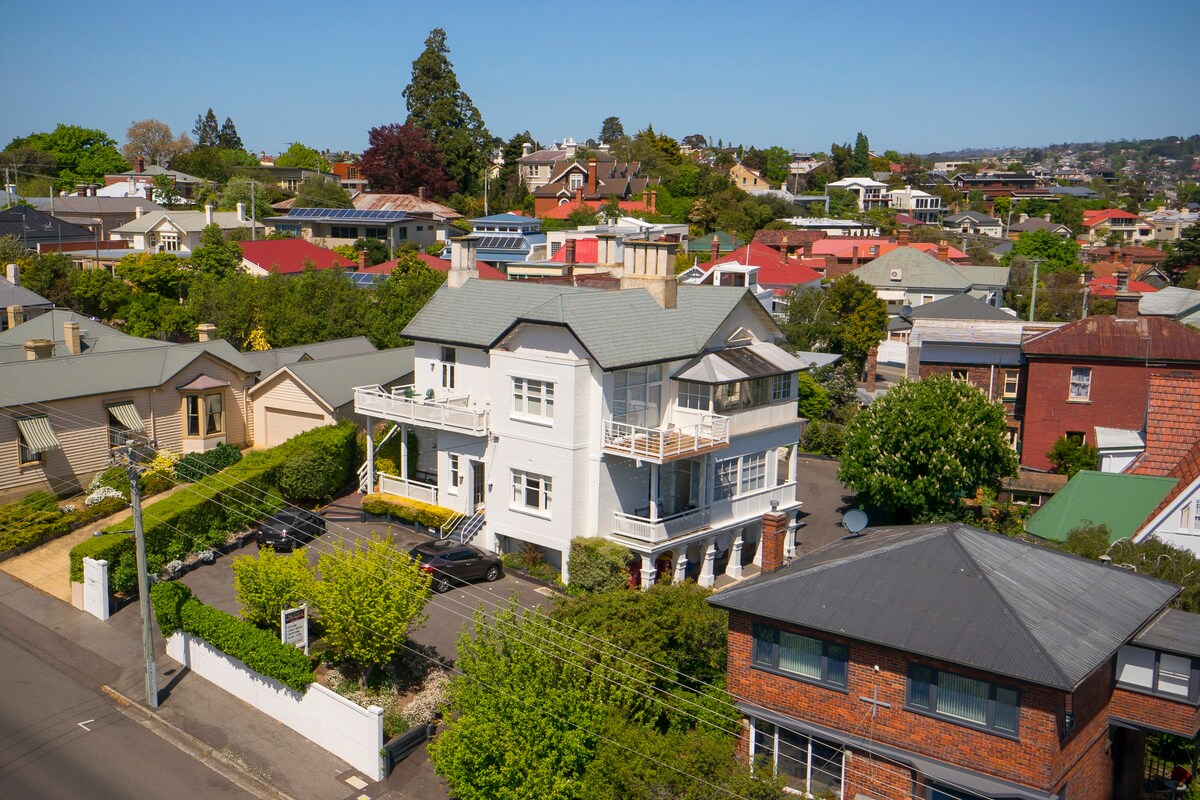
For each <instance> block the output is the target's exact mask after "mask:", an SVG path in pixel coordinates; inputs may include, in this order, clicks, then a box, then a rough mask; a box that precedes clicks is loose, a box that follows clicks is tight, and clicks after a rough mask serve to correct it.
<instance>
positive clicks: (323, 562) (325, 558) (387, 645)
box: [313, 536, 431, 686]
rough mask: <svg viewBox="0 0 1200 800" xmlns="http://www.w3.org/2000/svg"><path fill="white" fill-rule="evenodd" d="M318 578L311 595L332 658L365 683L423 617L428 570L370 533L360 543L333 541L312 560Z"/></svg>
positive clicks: (427, 588)
mask: <svg viewBox="0 0 1200 800" xmlns="http://www.w3.org/2000/svg"><path fill="white" fill-rule="evenodd" d="M317 569H318V570H319V571H320V574H321V580H320V581H318V582H317V584H316V585H315V587H314V590H313V599H314V600H315V601H316V606H317V609H318V610H319V612H320V617H321V625H322V627H323V628H324V629H325V637H324V641H325V645H326V648H327V652H328V653H329V655H330V656H331V657H332V658H333V659H334V660H336V661H340V662H345V663H350V664H353V665H355V666H356V667H358V669H359V682H360V684H361V685H363V686H366V685H367V682H368V681H369V679H370V676H371V673H372V671H373V670H374V669H375V667H377V666H379V665H381V664H386V663H387V662H388V661H390V660H391V659H392V658H393V657H394V656H395V655H396V653H397V652H399V650H400V648H401V647H402V646H403V645H404V643H405V641H407V639H408V631H409V629H410V628H412V627H414V626H416V625H419V624H420V623H421V622H422V621H423V620H424V619H425V616H424V613H423V610H424V608H425V602H426V601H427V600H428V599H429V583H430V577H431V576H430V574H429V573H428V572H425V571H424V570H422V569H421V564H420V562H418V561H414V560H413V559H412V558H411V557H410V556H409V555H408V553H405V552H402V551H400V550H397V549H396V548H395V547H393V546H392V544H391V542H389V541H388V540H386V539H385V538H383V537H380V536H372V538H371V539H370V541H369V542H367V543H366V546H365V547H364V546H361V545H360V543H359V542H355V544H354V547H353V548H346V547H344V546H341V545H338V546H337V547H336V549H334V550H332V551H329V552H326V553H323V554H322V555H321V558H320V561H318V562H317Z"/></svg>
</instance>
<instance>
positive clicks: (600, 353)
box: [402, 280, 778, 370]
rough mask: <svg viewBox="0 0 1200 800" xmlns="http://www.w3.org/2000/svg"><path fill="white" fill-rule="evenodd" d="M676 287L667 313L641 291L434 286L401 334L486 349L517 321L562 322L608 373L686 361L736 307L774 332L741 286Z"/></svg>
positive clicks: (514, 284)
mask: <svg viewBox="0 0 1200 800" xmlns="http://www.w3.org/2000/svg"><path fill="white" fill-rule="evenodd" d="M678 288H679V291H678V304H677V307H676V308H673V309H665V308H662V307H661V306H659V305H658V303H657V302H655V301H654V300H653V299H652V298H651V297H650V294H649V292H646V291H645V290H642V289H629V290H621V291H604V290H601V289H584V288H575V287H572V286H557V285H547V284H540V283H532V282H529V281H510V282H504V283H501V282H499V281H496V282H489V281H478V280H468V281H467V282H466V284H465V285H464V286H461V287H459V288H455V289H451V288H449V287H446V286H443V287H442V288H441V289H439V290H438V291H437V292H436V293H435V294H434V296H433V297H432V298H431V299H430V300H429V302H428V303H426V304H425V307H424V308H422V309H421V310H420V311H419V312H417V315H416V316H415V317H414V318H413V320H412V321H411V322H410V323H409V324H408V326H407V327H405V329H404V331H403V332H402V334H403V335H404V336H405V337H406V338H409V339H415V340H425V341H435V342H445V343H448V344H461V345H465V346H468V347H479V348H490V347H493V346H494V345H495V344H496V343H497V342H499V340H500V339H501V338H502V337H503V336H504V335H505V334H507V333H508V332H509V331H510V330H512V329H513V328H514V327H515V326H517V325H518V324H520V323H522V322H531V323H544V324H548V325H561V326H564V327H566V328H568V329H570V331H571V332H572V334H574V336H575V338H576V339H578V340H579V342H580V343H581V344H582V345H583V346H584V347H585V348H587V350H588V352H589V353H591V355H592V357H593V358H595V360H596V362H597V363H598V364H599V365H600V367H601V368H603V369H606V370H607V369H617V368H621V367H627V366H634V365H637V364H648V363H655V362H660V361H670V360H674V359H682V358H691V357H692V356H694V355H697V354H699V353H701V352H702V351H703V350H704V349H705V348H706V347H707V346H708V343H709V341H710V340H711V339H712V337H713V335H714V334H715V333H716V330H717V328H719V327H720V325H721V324H722V323H723V322H724V321H725V320H726V319H727V318H728V317H729V315H730V314H732V313H733V311H734V309H736V308H737V307H738V306H739V305H742V304H745V306H746V307H747V308H749V309H750V310H751V311H752V312H753V313H755V314H757V315H758V316H759V317H760V318H761V319H762V320H763V321H764V323H765V324H766V325H767V327H768V328H769V329H771V330H772V331H777V330H778V328H777V327H776V325H775V323H774V321H773V320H771V318H770V315H768V314H767V313H766V311H765V310H763V307H762V305H761V304H760V303H759V302H758V301H757V300H756V299H755V298H754V296H753V295H751V294H750V293H749V292H748V291H746V290H745V289H741V288H732V287H717V286H689V285H686V284H681V285H680V286H679V287H678ZM463 320H470V321H471V323H470V324H469V325H467V324H464V323H463Z"/></svg>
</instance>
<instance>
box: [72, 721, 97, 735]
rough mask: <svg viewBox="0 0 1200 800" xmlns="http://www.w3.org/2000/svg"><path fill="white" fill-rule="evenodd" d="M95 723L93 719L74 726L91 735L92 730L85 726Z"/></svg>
mask: <svg viewBox="0 0 1200 800" xmlns="http://www.w3.org/2000/svg"><path fill="white" fill-rule="evenodd" d="M95 721H96V720H94V719H85V720H84V721H83V722H76V723H75V724H76V725H78V726H79V727H81V728H83V729H84V730H85V731H87V732H88V733H91V732H92V729H91V728H89V727H88V726H87V724H88V723H89V722H95Z"/></svg>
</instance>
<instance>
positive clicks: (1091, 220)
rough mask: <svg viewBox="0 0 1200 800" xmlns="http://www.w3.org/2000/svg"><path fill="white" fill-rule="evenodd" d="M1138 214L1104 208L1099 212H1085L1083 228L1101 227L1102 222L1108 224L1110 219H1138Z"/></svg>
mask: <svg viewBox="0 0 1200 800" xmlns="http://www.w3.org/2000/svg"><path fill="white" fill-rule="evenodd" d="M1137 218H1138V215H1137V214H1130V213H1129V212H1128V211H1122V210H1121V209H1119V208H1102V209H1100V210H1098V211H1096V210H1092V211H1084V212H1083V226H1084V227H1085V228H1091V227H1094V226H1096V225H1099V224H1100V223H1102V222H1107V221H1108V220H1110V219H1137Z"/></svg>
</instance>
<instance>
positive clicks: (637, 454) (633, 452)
mask: <svg viewBox="0 0 1200 800" xmlns="http://www.w3.org/2000/svg"><path fill="white" fill-rule="evenodd" d="M728 446H729V418H728V417H722V416H718V415H715V414H709V415H705V416H704V417H702V418H701V420H700V421H699V422H697V423H695V424H693V425H684V426H680V427H675V426H673V425H672V426H668V427H665V428H643V427H640V426H637V425H629V424H627V423H624V422H616V421H615V420H611V419H606V420H604V452H606V453H612V454H613V455H618V456H625V457H626V458H635V459H637V460H638V461H649V462H651V463H654V464H666V463H667V462H670V461H675V460H676V459H680V458H694V457H695V456H698V455H702V454H704V453H709V452H712V451H714V450H721V449H723V448H725V447H728Z"/></svg>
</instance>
